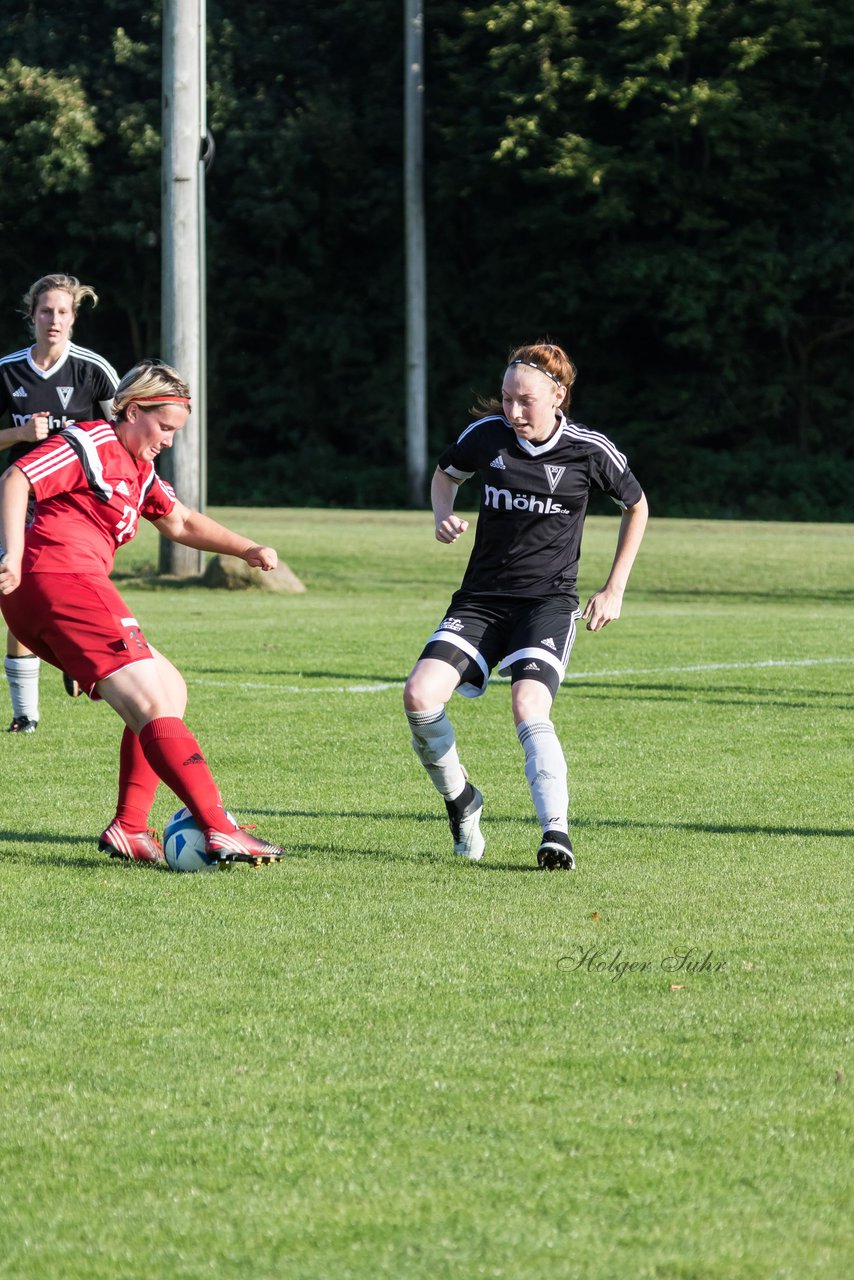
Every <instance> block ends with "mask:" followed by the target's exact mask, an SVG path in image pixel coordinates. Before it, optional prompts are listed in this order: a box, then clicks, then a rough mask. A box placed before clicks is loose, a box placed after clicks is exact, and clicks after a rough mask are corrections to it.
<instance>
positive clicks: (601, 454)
mask: <svg viewBox="0 0 854 1280" xmlns="http://www.w3.org/2000/svg"><path fill="white" fill-rule="evenodd" d="M574 380H575V369H574V367H573V365H572V362H571V360H570V359H569V357H568V356H567V354H566V352H565V351H563V350H562V349H561V348H560V347H557V346H554V345H553V344H551V343H534V344H531V345H528V346H524V347H519V348H517V350H515V351H514V352H513V353H512V354H511V356H510V359H509V362H508V364H507V368H506V371H505V374H504V381H503V385H502V395H501V400H500V401H497V400H496V401H494V402H491V403H487V404H485V405H482V406H480V407H481V408H482V409H484V410H485V411H486V412H485V413H484V416H482V417H480V418H478V420H477V421H476V422H473V423H472V424H471V426H469V427H468V428H467V429H466V430H465V431H464V432H463V433H462V435H461V436H460V437H459V439H458V440H457V441H456V442H455V443H454V444H452V445H450V446H449V447H448V448H447V449H445V451H444V452H443V453H442V454H441V455H440V458H439V465H438V467H437V469H436V473H435V475H434V477H433V484H432V490H431V496H432V502H433V514H434V518H435V523H436V537H437V539H438V540H439V541H440V542H444V543H452V542H456V540H457V538H459V537H460V535H461V534H463V533H465V532H466V529H467V528H468V522H467V521H466V520H463V519H461V518H460V517H459V516H456V515H455V514H454V499H455V497H456V493H457V488H458V486H459V485H460V484H461V483H462V482H463V481H464V480H467V479H469V478H470V477H471V476H473V475H476V476H477V478H478V481H479V483H480V487H481V494H480V513H479V516H478V522H477V531H476V535H475V542H474V548H473V550H472V553H471V557H470V559H469V563H468V567H467V568H466V572H465V576H464V578H463V581H462V585H461V587H460V589H459V591H457V592H456V593H455V594H454V596H453V598H452V600H451V604H450V607H449V609H448V612H447V613H446V614H445V617H444V619H443V620H442V622H441V623H440V624H439V627H438V628H437V630H436V631H434V633H433V635H432V636H431V637H430V639H429V640H428V641H427V644H426V646H425V647H424V650H423V651H422V653H421V657H420V658H419V660H418V662H417V663H416V664H415V667H414V668H413V670H412V672H411V674H410V676H409V679H408V680H407V683H406V688H405V690H404V707H405V709H406V715H407V719H408V720H409V724H410V727H411V730H412V745H413V747H414V749H415V752H416V755H417V756H418V758H419V759H420V760H421V763H422V764H423V765H424V767H425V769H426V770H427V772H428V774H429V775H430V778H431V780H432V782H433V784H434V786H435V787H436V789H437V790H438V791H439V792H440V794H441V795H442V796H443V797H444V800H445V805H446V807H447V811H448V819H449V822H450V826H451V834H452V836H453V841H454V852H455V853H458V854H460V855H461V856H462V857H464V858H469V859H471V860H473V861H479V860H480V858H481V857H482V856H483V851H484V848H485V844H486V842H485V840H484V837H483V833H482V832H481V829H480V819H481V814H482V811H483V796H482V795H481V793H480V791H478V789H477V788H476V787H474V786H472V784H471V783H470V782H469V780H468V775H467V774H466V772H465V770H464V769H463V767H462V765H461V763H460V758H459V755H458V753H457V747H456V741H455V737H454V730H453V728H452V726H451V722H450V720H449V719H448V716H447V713H446V711H445V704H446V703H447V702H448V700H449V699H450V697H451V694H452V693H453V692H454V691H455V690H457V691H458V692H460V693H461V694H463V695H464V696H466V697H477V696H479V695H480V694H482V693H484V692H485V691H486V687H487V683H488V680H489V673H490V671H491V670H492V669H493V667H495V666H497V667H498V669H499V671H501V672H507V673H509V674H510V676H511V679H512V694H511V698H512V705H513V717H514V720H515V722H516V732H517V734H518V737H519V741H520V743H521V745H522V748H523V750H524V752H525V775H526V777H527V779H528V784H529V786H530V790H531V797H532V799H533V802H534V809H535V811H536V814H537V818H538V819H539V822H540V826H541V828H542V838H541V840H540V844H539V848H538V850H537V861H538V863H539V865H540V867H543V868H546V869H548V870H556V869H563V870H573V869H574V868H575V859H574V856H573V850H572V843H571V841H570V838H569V820H568V810H569V794H568V789H567V776H566V761H565V759H564V755H563V750H562V749H561V745H560V742H559V741H558V738H557V735H556V733H555V729H554V725H553V724H552V721H551V706H552V702H553V701H554V697H555V694H556V693H557V690H558V688H559V687H560V684H561V681H562V680H563V677H564V674H565V672H566V665H567V662H568V660H569V654H570V650H571V648H572V642H573V640H574V638H575V626H576V621H577V619H578V618H579V617H582V618H584V619H585V620H586V621H587V629H588V630H589V631H599V630H601V628H602V627H605V626H607V625H608V623H609V622H613V621H614V620H615V619H616V618H619V616H620V610H621V606H622V600H623V592H624V591H625V587H626V583H627V581H628V577H629V573H630V571H631V568H632V565H633V564H634V560H635V556H636V555H637V552H638V548H639V546H640V543H641V539H642V538H643V533H644V529H645V527H646V521H647V511H648V509H647V502H646V498H645V497H644V494H643V490H642V489H641V487H640V485H639V484H638V482H637V480H636V479H635V477H634V476H633V475H632V473H631V471H630V470H629V467H628V463H627V461H626V458H625V456H624V455H623V454H622V453H620V451H619V449H617V447H616V446H615V445H614V444H613V443H612V442H611V441H610V440H609V439H608V438H607V437H606V436H603V435H601V434H600V433H599V432H596V431H590V430H588V428H587V427H584V426H582V425H581V424H580V423H576V422H572V421H571V420H569V419H567V418H566V417H565V416H564V410H565V409H567V408H568V406H569V395H570V388H571V387H572V384H573V382H574ZM593 487H596V488H598V489H602V490H603V491H604V492H605V493H607V494H609V495H610V496H611V497H612V498H613V499H614V500H615V501H616V502H617V503H618V504H619V505H620V506H621V507H622V508H623V517H622V520H621V521H620V530H619V533H618V536H617V550H616V554H615V556H614V561H613V564H612V566H611V572H610V573H609V575H608V579H607V581H606V582H605V584H604V586H602V587H601V588H600V589H599V590H598V591H596V592H594V593H593V595H592V596H591V597H590V599H589V600H588V601H587V604H586V605H585V608H584V611H583V613H579V610H578V594H577V589H576V580H577V575H578V561H579V553H580V549H581V534H582V529H583V525H584V517H585V513H586V510H587V502H588V497H589V494H590V490H591V489H592V488H593Z"/></svg>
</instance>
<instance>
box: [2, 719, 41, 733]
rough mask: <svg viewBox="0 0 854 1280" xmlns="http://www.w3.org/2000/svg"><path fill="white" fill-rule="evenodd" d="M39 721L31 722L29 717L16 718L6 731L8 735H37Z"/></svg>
mask: <svg viewBox="0 0 854 1280" xmlns="http://www.w3.org/2000/svg"><path fill="white" fill-rule="evenodd" d="M38 723H39V722H38V720H31V719H30V718H29V716H15V719H14V720H13V721H12V723H11V724H10V725H9V728H8V729H7V730H6V732H7V733H35V731H36V729H37V728H38Z"/></svg>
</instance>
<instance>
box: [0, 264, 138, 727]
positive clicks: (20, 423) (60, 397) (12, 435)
mask: <svg viewBox="0 0 854 1280" xmlns="http://www.w3.org/2000/svg"><path fill="white" fill-rule="evenodd" d="M84 298H91V299H92V303H93V305H95V304H96V303H97V301H98V295H97V294H96V293H95V290H94V289H93V288H91V286H90V285H88V284H81V283H80V281H79V280H78V279H77V278H76V277H75V276H68V275H63V274H55V275H48V276H42V277H41V278H40V279H39V280H36V282H35V283H34V284H33V285H31V286H30V288H29V289H28V290H27V292H26V293H25V294H24V315H25V316H26V317H27V319H28V321H29V322H30V324H31V326H32V329H33V334H34V337H35V342H34V343H33V345H32V346H29V347H24V348H23V349H22V350H20V351H13V352H12V353H11V355H8V356H3V357H2V358H0V417H2V415H3V414H4V413H6V412H8V414H9V417H10V418H11V420H12V425H11V426H10V427H6V428H5V430H0V449H9V450H10V453H9V455H8V458H6V459H4V461H5V462H6V463H7V464H8V463H12V462H15V461H16V460H17V459H18V458H20V457H23V455H24V454H25V453H28V452H29V450H30V449H32V448H34V447H35V445H37V444H38V443H39V441H40V440H44V439H45V438H46V437H47V436H48V435H50V434H51V433H52V432H54V431H60V430H61V429H62V428H63V427H67V426H69V425H70V424H71V423H72V422H88V421H92V420H93V419H96V418H109V416H110V412H111V408H112V401H113V392H114V391H115V389H116V386H117V384H118V378H117V376H116V371H115V369H114V368H113V366H112V365H111V364H108V362H107V361H106V360H105V359H104V358H103V357H102V356H99V355H96V354H95V352H94V351H88V350H87V349H86V348H85V347H78V346H77V345H76V344H75V343H73V342H72V341H71V331H72V328H73V327H74V321H75V320H76V318H77V310H78V307H79V306H80V303H81V302H82V301H83V299H84ZM39 666H40V662H39V659H38V658H37V657H36V656H35V654H32V653H30V651H29V649H27V648H25V646H24V645H22V644H20V643H19V642H18V641H17V640H16V639H15V637H14V636H13V635H12V633H11V631H9V632H7V643H6V679H7V680H8V682H9V692H10V695H11V698H12V723H11V724H10V725H9V732H10V733H34V732H35V729H36V725H37V724H38V721H39ZM64 681H65V688H66V690H67V691H68V692H69V693H70V694H71V695H72V696H73V697H75V696H76V695H77V693H78V692H79V689H78V687H77V685H76V682H75V681H73V680H71V679H70V677H67V676H66V677H64Z"/></svg>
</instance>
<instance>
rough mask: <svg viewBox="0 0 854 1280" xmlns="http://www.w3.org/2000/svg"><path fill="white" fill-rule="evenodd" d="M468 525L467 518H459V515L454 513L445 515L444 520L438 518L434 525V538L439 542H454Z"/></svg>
mask: <svg viewBox="0 0 854 1280" xmlns="http://www.w3.org/2000/svg"><path fill="white" fill-rule="evenodd" d="M468 527H469V522H468V520H461V519H460V517H459V516H454V515H451V516H445V518H444V520H440V521H439V522H438V523H437V525H436V538H437V539H438V541H439V542H456V540H457V538H458V537H459V536H460V534H461V533H465V531H466V529H467V528H468Z"/></svg>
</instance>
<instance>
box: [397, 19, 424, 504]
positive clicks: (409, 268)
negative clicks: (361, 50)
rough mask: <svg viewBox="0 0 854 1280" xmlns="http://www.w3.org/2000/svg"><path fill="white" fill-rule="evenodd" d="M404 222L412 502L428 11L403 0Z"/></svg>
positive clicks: (419, 425) (419, 453)
mask: <svg viewBox="0 0 854 1280" xmlns="http://www.w3.org/2000/svg"><path fill="white" fill-rule="evenodd" d="M403 58H404V148H403V150H404V222H405V228H406V230H405V241H406V473H407V481H408V491H409V502H410V505H411V506H413V507H419V506H422V505H423V503H424V496H425V494H424V490H425V481H426V478H427V321H426V293H427V289H426V269H425V252H424V154H423V153H424V141H423V138H424V125H423V113H424V11H423V3H422V0H404V54H403Z"/></svg>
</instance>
